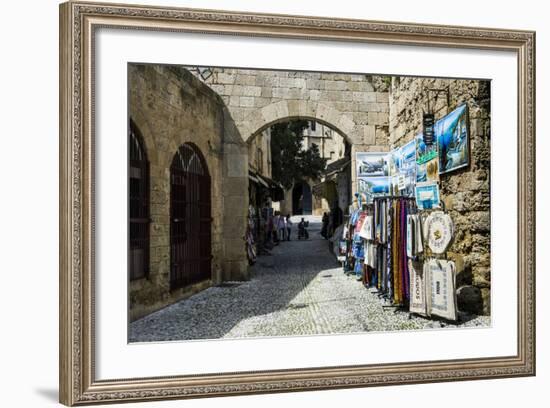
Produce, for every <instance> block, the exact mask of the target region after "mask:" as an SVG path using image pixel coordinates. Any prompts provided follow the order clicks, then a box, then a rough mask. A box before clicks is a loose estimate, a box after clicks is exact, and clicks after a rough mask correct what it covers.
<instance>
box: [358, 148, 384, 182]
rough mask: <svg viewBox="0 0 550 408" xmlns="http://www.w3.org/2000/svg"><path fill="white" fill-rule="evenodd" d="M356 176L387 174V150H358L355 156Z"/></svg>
mask: <svg viewBox="0 0 550 408" xmlns="http://www.w3.org/2000/svg"><path fill="white" fill-rule="evenodd" d="M355 160H356V163H357V164H356V165H357V177H363V176H364V177H373V176H388V175H389V164H388V153H387V152H376V153H373V152H359V153H357V154H356V156H355Z"/></svg>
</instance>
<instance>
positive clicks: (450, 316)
mask: <svg viewBox="0 0 550 408" xmlns="http://www.w3.org/2000/svg"><path fill="white" fill-rule="evenodd" d="M424 274H425V276H427V277H428V285H427V286H428V290H429V294H428V310H429V314H430V315H435V316H439V317H443V318H444V319H447V320H453V321H454V320H456V319H457V310H456V282H455V279H456V267H455V263H454V262H453V261H445V260H441V259H431V260H429V261H427V262H426V263H425V264H424Z"/></svg>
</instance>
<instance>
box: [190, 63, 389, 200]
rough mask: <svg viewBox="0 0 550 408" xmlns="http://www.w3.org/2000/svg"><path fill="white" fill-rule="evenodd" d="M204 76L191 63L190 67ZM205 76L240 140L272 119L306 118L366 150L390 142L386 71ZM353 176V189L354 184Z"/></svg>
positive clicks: (228, 71)
mask: <svg viewBox="0 0 550 408" xmlns="http://www.w3.org/2000/svg"><path fill="white" fill-rule="evenodd" d="M188 69H189V70H190V72H192V73H194V74H195V75H196V76H197V77H198V78H199V79H201V80H202V78H201V77H200V75H199V73H198V72H197V71H196V70H195V69H194V67H188ZM212 70H213V74H212V75H211V76H210V77H209V78H207V79H206V80H203V82H204V83H205V84H206V85H208V86H209V87H210V88H211V89H212V90H213V91H215V92H216V93H217V94H219V96H220V97H221V98H222V100H223V101H226V104H227V109H228V113H229V115H230V116H231V118H232V119H233V120H234V122H235V126H236V128H237V130H238V133H239V134H240V137H241V138H242V140H243V141H245V142H248V141H249V140H250V139H252V138H253V137H255V136H256V135H258V134H259V133H260V132H261V131H263V130H264V129H266V128H267V127H269V126H271V125H272V124H274V123H277V122H281V121H284V120H289V119H298V118H300V119H308V120H315V121H317V122H319V123H322V124H325V125H327V126H329V127H331V128H333V129H334V130H336V131H338V132H339V133H340V134H341V135H342V136H344V137H345V139H346V141H347V142H348V143H350V144H351V145H352V146H353V145H360V146H362V148H364V149H366V150H371V151H372V150H374V148H375V147H376V146H380V145H383V146H388V145H389V132H388V124H389V115H390V113H389V111H390V109H389V87H388V83H389V77H382V76H376V75H358V74H342V73H318V72H292V71H270V70H249V69H246V70H245V69H236V68H212ZM355 151H360V150H357V149H355ZM356 184H357V183H356V182H355V178H353V180H352V181H351V186H352V193H353V192H355V190H356Z"/></svg>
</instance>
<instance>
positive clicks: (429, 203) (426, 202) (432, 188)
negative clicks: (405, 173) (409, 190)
mask: <svg viewBox="0 0 550 408" xmlns="http://www.w3.org/2000/svg"><path fill="white" fill-rule="evenodd" d="M416 205H417V206H418V209H420V210H429V209H432V208H439V186H438V185H437V183H430V182H427V183H417V184H416Z"/></svg>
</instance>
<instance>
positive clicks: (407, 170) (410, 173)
mask: <svg viewBox="0 0 550 408" xmlns="http://www.w3.org/2000/svg"><path fill="white" fill-rule="evenodd" d="M392 162H393V164H394V166H393V167H395V173H392V176H393V177H394V178H395V179H396V183H397V184H396V186H395V187H396V188H395V190H396V195H402V196H405V197H414V186H415V183H416V141H415V140H414V139H413V140H411V141H410V142H408V143H406V144H404V145H403V146H401V147H400V148H399V149H396V150H394V151H393V152H392Z"/></svg>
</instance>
